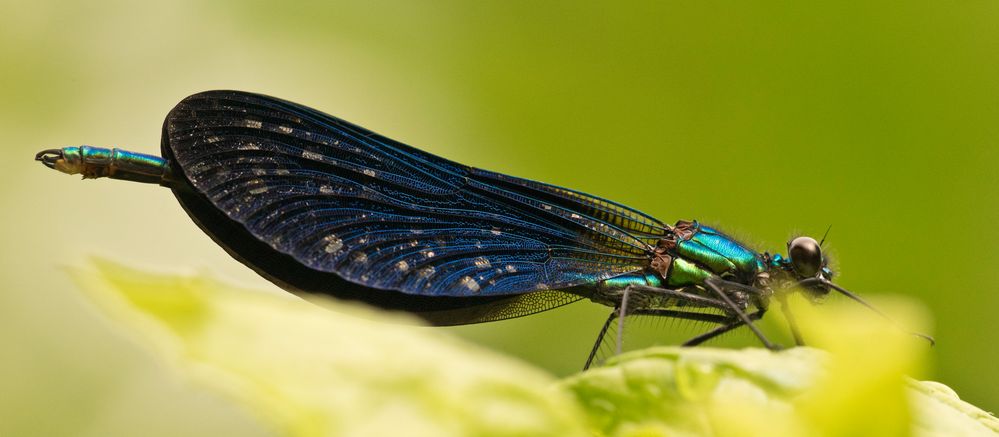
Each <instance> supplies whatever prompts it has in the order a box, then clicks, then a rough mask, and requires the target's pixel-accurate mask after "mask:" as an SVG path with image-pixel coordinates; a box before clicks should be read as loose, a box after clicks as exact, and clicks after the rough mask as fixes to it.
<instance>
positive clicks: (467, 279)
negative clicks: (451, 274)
mask: <svg viewBox="0 0 999 437" xmlns="http://www.w3.org/2000/svg"><path fill="white" fill-rule="evenodd" d="M458 283H459V284H461V286H462V287H465V288H467V289H468V290H469V291H471V292H472V293H478V292H479V283H478V282H477V281H476V280H475V279H472V277H471V276H462V277H461V280H460V281H458Z"/></svg>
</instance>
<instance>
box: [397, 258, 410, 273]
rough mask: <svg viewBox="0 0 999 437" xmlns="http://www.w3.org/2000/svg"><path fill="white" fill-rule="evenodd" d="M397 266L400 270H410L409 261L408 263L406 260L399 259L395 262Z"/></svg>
mask: <svg viewBox="0 0 999 437" xmlns="http://www.w3.org/2000/svg"><path fill="white" fill-rule="evenodd" d="M395 268H396V269H398V270H399V271H400V272H407V271H409V263H407V262H406V261H399V262H397V263H395Z"/></svg>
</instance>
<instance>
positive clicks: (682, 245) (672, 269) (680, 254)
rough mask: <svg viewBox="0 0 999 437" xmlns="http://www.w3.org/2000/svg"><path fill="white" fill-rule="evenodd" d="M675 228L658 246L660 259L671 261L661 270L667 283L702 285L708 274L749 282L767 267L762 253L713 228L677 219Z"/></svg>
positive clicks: (673, 285) (678, 285)
mask: <svg viewBox="0 0 999 437" xmlns="http://www.w3.org/2000/svg"><path fill="white" fill-rule="evenodd" d="M676 229H677V233H676V236H675V238H674V239H673V240H670V241H666V242H664V243H661V244H660V248H657V252H659V253H661V255H659V256H660V260H661V261H665V260H666V259H667V258H668V259H669V262H670V264H669V266H668V269H665V268H663V269H661V270H660V271H661V273H663V279H664V282H665V285H666V286H667V287H670V288H678V287H684V286H689V285H701V284H703V283H704V280H705V279H707V278H708V277H711V276H718V277H721V278H723V279H728V280H731V281H735V282H739V283H743V284H747V285H752V284H753V283H754V282H755V280H756V278H757V276H758V275H759V274H760V273H761V272H765V271H766V270H767V265H766V264H765V260H764V258H763V256H762V255H760V254H759V253H757V252H756V251H754V250H752V249H749V248H747V247H746V246H744V245H742V244H741V243H739V242H737V241H735V240H734V239H732V238H731V237H729V236H727V235H725V234H722V233H721V232H718V231H717V230H715V229H713V228H710V227H707V226H702V225H700V224H698V223H697V222H679V223H677V227H676ZM662 267H666V266H665V265H662Z"/></svg>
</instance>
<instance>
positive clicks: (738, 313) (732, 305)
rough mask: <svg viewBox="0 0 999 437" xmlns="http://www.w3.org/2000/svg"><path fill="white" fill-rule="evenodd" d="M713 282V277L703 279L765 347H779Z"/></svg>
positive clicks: (771, 348)
mask: <svg viewBox="0 0 999 437" xmlns="http://www.w3.org/2000/svg"><path fill="white" fill-rule="evenodd" d="M715 282H716V280H715V279H713V278H708V279H707V280H705V281H704V285H706V286H707V287H708V288H710V289H711V291H714V292H715V294H716V295H718V297H719V298H721V300H722V301H724V302H725V304H726V305H728V309H729V310H730V311H732V312H733V313H735V315H736V316H738V317H739V319H741V320H742V323H744V324H745V325H746V326H748V327H749V329H751V330H752V331H753V334H756V337H757V338H759V339H760V341H761V342H762V343H763V345H764V346H766V348H767V349H770V350H777V349H780V348H779V347H777V345H775V344H773V343H771V342H770V340H767V337H766V336H765V335H763V332H762V331H760V328H757V327H756V325H754V324H753V321H752V320H750V319H749V316H747V315H746V313H744V312H743V311H742V309H740V308H739V307H738V306H737V305H736V304H735V302H732V299H731V298H729V297H728V295H727V294H725V291H723V290H722V289H721V288H719V287H718V284H716V283H715ZM721 282H724V281H721Z"/></svg>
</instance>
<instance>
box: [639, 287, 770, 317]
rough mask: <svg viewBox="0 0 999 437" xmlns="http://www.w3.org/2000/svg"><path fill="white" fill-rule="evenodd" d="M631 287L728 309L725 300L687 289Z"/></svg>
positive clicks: (693, 302)
mask: <svg viewBox="0 0 999 437" xmlns="http://www.w3.org/2000/svg"><path fill="white" fill-rule="evenodd" d="M629 287H630V288H631V291H633V292H644V293H652V294H659V295H662V296H669V297H673V298H676V299H677V300H682V301H685V302H688V303H692V304H697V305H702V306H706V307H711V308H718V309H720V310H724V311H728V305H726V304H725V302H722V301H719V300H718V299H712V298H710V297H704V296H701V295H698V294H694V293H688V292H686V291H681V290H674V289H671V288H661V287H651V286H648V285H631V286H629ZM757 291H758V290H757Z"/></svg>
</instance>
